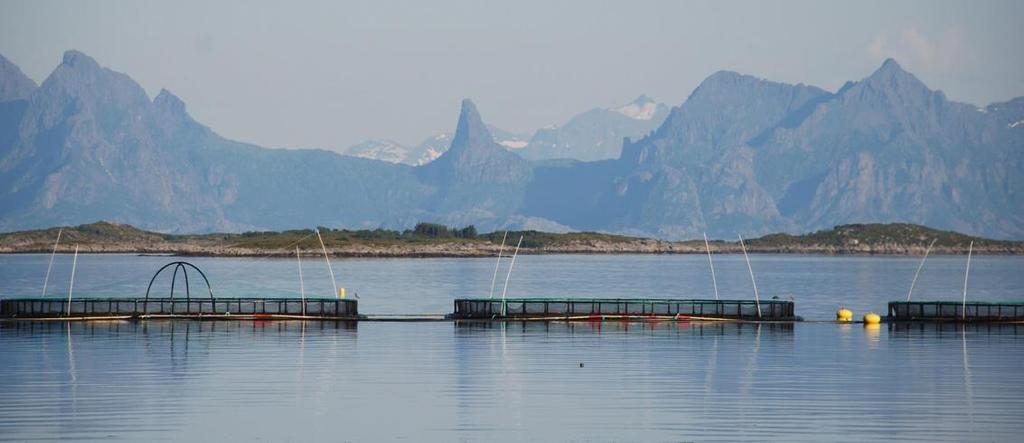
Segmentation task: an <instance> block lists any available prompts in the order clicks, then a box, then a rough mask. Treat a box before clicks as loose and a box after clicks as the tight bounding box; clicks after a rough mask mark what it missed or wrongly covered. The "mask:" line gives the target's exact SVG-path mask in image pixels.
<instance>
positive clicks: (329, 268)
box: [316, 228, 341, 297]
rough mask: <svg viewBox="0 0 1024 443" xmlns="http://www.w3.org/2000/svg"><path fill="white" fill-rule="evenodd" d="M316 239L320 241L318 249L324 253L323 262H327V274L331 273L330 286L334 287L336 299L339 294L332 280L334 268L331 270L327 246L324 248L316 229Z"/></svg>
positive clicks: (335, 283) (336, 283) (318, 230)
mask: <svg viewBox="0 0 1024 443" xmlns="http://www.w3.org/2000/svg"><path fill="white" fill-rule="evenodd" d="M316 238H318V239H319V240H320V249H322V250H323V251H324V261H326V262H327V272H329V273H331V286H334V296H335V297H338V296H340V295H341V294H340V293H339V292H338V282H337V281H336V280H335V279H334V268H331V258H330V257H329V256H328V255H327V246H324V238H323V237H321V236H320V229H319V228H317V229H316Z"/></svg>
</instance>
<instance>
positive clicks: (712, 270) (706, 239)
mask: <svg viewBox="0 0 1024 443" xmlns="http://www.w3.org/2000/svg"><path fill="white" fill-rule="evenodd" d="M704 250H705V251H708V266H711V284H713V285H715V300H718V280H717V279H716V278H715V263H714V262H713V261H711V245H709V244H708V233H707V232H705V233H704Z"/></svg>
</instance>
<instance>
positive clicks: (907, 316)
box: [886, 301, 1024, 322]
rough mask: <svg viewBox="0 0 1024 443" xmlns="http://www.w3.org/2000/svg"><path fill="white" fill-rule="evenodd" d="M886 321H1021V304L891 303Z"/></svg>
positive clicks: (1023, 311)
mask: <svg viewBox="0 0 1024 443" xmlns="http://www.w3.org/2000/svg"><path fill="white" fill-rule="evenodd" d="M886 320H888V321H925V322H1015V321H1019V322H1024V302H978V301H972V302H963V301H893V302H889V316H888V318H887V319H886Z"/></svg>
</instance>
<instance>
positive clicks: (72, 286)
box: [67, 245, 78, 317]
mask: <svg viewBox="0 0 1024 443" xmlns="http://www.w3.org/2000/svg"><path fill="white" fill-rule="evenodd" d="M77 267H78V245H75V258H74V259H73V260H72V261H71V283H70V284H68V310H67V315H68V316H69V317H70V316H71V293H72V292H73V291H74V290H75V268H77Z"/></svg>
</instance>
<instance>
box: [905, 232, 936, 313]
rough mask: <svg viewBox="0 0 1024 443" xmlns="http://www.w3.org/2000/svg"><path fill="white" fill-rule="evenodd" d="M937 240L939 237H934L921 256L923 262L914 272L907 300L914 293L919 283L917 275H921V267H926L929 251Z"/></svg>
mask: <svg viewBox="0 0 1024 443" xmlns="http://www.w3.org/2000/svg"><path fill="white" fill-rule="evenodd" d="M935 240H938V239H935V238H933V239H932V242H931V243H929V244H928V249H925V250H924V257H922V258H921V264H919V265H917V272H915V273H914V279H913V280H911V281H910V290H909V291H907V301H910V294H913V293H914V285H916V284H917V276H918V275H921V268H923V267H924V261H925V260H928V253H929V252H932V246H934V245H935Z"/></svg>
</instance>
